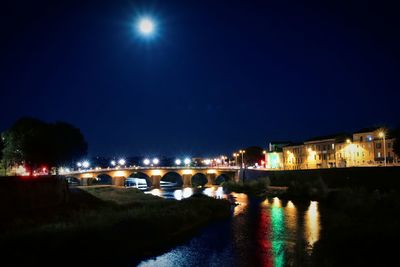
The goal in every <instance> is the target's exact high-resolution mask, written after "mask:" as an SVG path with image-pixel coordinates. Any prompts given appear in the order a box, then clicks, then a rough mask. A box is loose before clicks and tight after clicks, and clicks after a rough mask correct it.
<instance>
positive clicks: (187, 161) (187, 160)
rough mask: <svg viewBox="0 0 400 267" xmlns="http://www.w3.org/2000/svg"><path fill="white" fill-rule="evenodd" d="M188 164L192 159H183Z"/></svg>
mask: <svg viewBox="0 0 400 267" xmlns="http://www.w3.org/2000/svg"><path fill="white" fill-rule="evenodd" d="M183 162H184V163H185V164H186V165H188V164H190V162H191V160H190V159H189V158H185V160H184V161H183Z"/></svg>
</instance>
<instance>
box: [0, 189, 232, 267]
mask: <svg viewBox="0 0 400 267" xmlns="http://www.w3.org/2000/svg"><path fill="white" fill-rule="evenodd" d="M229 214H230V206H229V203H228V202H226V201H223V200H216V199H212V198H208V197H203V196H197V197H196V196H193V197H191V198H189V199H185V200H182V201H176V200H166V199H162V198H159V197H156V196H152V195H147V194H144V193H142V192H141V191H139V190H135V189H124V188H115V187H92V188H89V187H88V188H79V189H74V190H73V191H72V192H71V194H70V201H69V203H68V204H67V205H65V206H63V207H61V208H58V209H56V210H46V211H43V210H42V211H38V212H36V213H32V214H29V215H25V216H21V217H20V218H10V219H9V222H8V223H7V224H5V227H4V229H3V231H2V233H1V236H0V240H1V241H0V246H1V247H0V249H1V251H2V254H3V255H6V258H7V259H8V258H9V259H10V260H12V261H11V262H10V263H11V264H10V266H17V265H26V266H28V265H29V266H32V265H44V264H50V263H53V264H54V265H55V266H60V265H70V264H72V263H75V264H76V262H77V261H79V265H81V264H84V263H86V264H90V265H91V266H93V265H97V266H99V265H101V266H115V265H118V263H119V262H125V263H126V262H132V265H134V263H135V262H136V261H137V260H138V259H140V258H142V257H145V256H150V255H153V254H154V253H156V252H160V251H162V250H163V249H166V248H168V247H169V246H172V245H174V244H177V243H178V242H180V241H182V240H184V239H186V238H187V237H189V236H190V235H192V234H193V233H194V232H196V231H197V230H198V229H200V228H201V227H202V226H204V225H206V224H207V223H209V222H210V221H212V220H216V219H219V218H224V217H228V216H229ZM78 259H79V260H78ZM6 262H7V261H6ZM2 266H6V265H3V264H2Z"/></svg>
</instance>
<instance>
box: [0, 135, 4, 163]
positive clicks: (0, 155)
mask: <svg viewBox="0 0 400 267" xmlns="http://www.w3.org/2000/svg"><path fill="white" fill-rule="evenodd" d="M3 149H4V140H3V135H2V134H1V133H0V162H1V160H2V159H3Z"/></svg>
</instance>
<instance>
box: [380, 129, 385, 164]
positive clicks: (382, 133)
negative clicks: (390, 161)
mask: <svg viewBox="0 0 400 267" xmlns="http://www.w3.org/2000/svg"><path fill="white" fill-rule="evenodd" d="M379 137H380V138H383V158H384V162H385V167H386V140H385V133H384V132H383V131H382V132H379Z"/></svg>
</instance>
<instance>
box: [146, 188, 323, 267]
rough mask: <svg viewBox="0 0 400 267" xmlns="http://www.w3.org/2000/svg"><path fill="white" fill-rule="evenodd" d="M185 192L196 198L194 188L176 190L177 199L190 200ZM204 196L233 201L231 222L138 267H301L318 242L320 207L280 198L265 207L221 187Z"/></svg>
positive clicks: (205, 192)
mask: <svg viewBox="0 0 400 267" xmlns="http://www.w3.org/2000/svg"><path fill="white" fill-rule="evenodd" d="M185 190H186V192H187V193H186V194H187V195H191V194H193V191H190V190H189V188H185V189H177V190H174V191H173V197H174V198H175V199H183V198H185V195H186V194H185ZM202 193H203V194H205V195H207V196H210V197H216V198H222V197H223V198H228V199H230V198H232V199H234V200H235V203H236V204H237V205H236V206H232V207H233V208H232V210H233V212H232V214H233V216H232V218H231V219H230V220H226V221H223V222H219V223H215V224H212V225H210V226H209V227H208V228H206V229H205V230H203V231H202V233H201V234H199V235H198V236H196V237H194V238H192V239H191V240H190V241H188V242H187V243H185V244H183V245H180V246H177V247H175V248H172V249H171V250H170V251H169V252H167V253H164V254H162V255H160V256H158V257H155V258H153V259H148V260H146V261H143V262H141V263H140V265H139V266H276V267H281V266H301V265H302V264H303V263H304V260H305V259H306V258H307V257H309V256H310V252H312V247H313V245H314V244H315V242H316V241H317V240H318V239H319V235H320V215H319V210H318V202H315V201H312V202H311V203H310V205H309V206H304V204H299V205H297V204H296V205H295V204H294V203H293V202H292V201H287V202H286V201H282V200H281V199H279V198H273V199H266V200H264V201H262V202H260V201H259V200H254V199H250V198H249V197H248V196H247V195H245V194H239V193H232V194H229V195H226V194H224V193H223V189H222V187H209V188H205V189H204V190H203V192H202ZM304 244H307V245H306V246H304Z"/></svg>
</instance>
